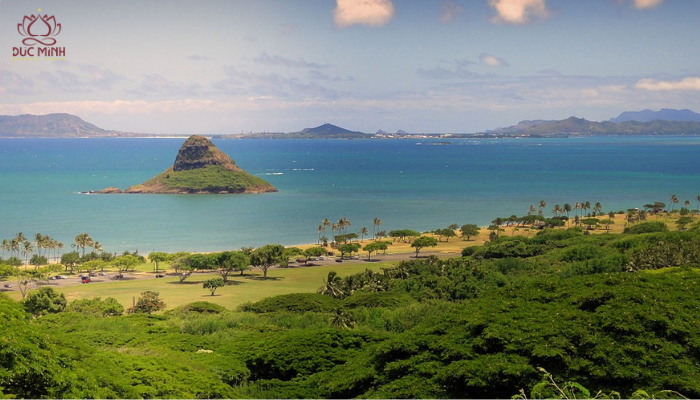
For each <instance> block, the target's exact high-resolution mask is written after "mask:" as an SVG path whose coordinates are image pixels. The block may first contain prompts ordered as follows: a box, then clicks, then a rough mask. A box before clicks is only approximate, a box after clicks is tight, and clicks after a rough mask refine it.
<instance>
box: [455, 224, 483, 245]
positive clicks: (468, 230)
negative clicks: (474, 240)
mask: <svg viewBox="0 0 700 400" xmlns="http://www.w3.org/2000/svg"><path fill="white" fill-rule="evenodd" d="M479 231H480V229H479V227H478V226H476V224H464V225H462V228H461V229H460V232H461V234H462V237H463V238H466V240H467V241H469V238H470V237H472V236H476V235H478V234H479Z"/></svg>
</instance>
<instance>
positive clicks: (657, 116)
mask: <svg viewBox="0 0 700 400" xmlns="http://www.w3.org/2000/svg"><path fill="white" fill-rule="evenodd" d="M654 120H662V121H695V122H700V114H698V113H696V112H693V111H691V110H688V109H685V110H673V109H669V108H663V109H661V110H659V111H652V110H649V109H647V110H642V111H625V112H623V113H622V114H620V115H619V116H617V117H616V118H611V119H610V122H615V123H620V122H626V121H638V122H649V121H654Z"/></svg>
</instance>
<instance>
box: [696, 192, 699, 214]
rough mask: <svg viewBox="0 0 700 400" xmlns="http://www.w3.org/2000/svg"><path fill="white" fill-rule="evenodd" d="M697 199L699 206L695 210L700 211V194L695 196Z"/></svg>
mask: <svg viewBox="0 0 700 400" xmlns="http://www.w3.org/2000/svg"><path fill="white" fill-rule="evenodd" d="M695 199H696V200H697V201H698V207H697V208H696V209H695V211H697V212H699V213H700V194H699V195H697V196H695Z"/></svg>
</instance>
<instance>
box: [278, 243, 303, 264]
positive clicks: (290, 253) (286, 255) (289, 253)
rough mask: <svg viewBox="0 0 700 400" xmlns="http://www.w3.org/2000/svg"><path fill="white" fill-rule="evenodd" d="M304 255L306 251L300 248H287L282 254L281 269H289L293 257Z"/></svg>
mask: <svg viewBox="0 0 700 400" xmlns="http://www.w3.org/2000/svg"><path fill="white" fill-rule="evenodd" d="M302 254H304V250H302V249H300V248H298V247H287V248H285V249H284V251H283V252H282V259H281V260H280V262H279V265H280V267H285V268H286V267H288V266H289V259H290V258H292V257H296V256H300V255H302Z"/></svg>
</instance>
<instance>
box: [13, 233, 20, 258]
mask: <svg viewBox="0 0 700 400" xmlns="http://www.w3.org/2000/svg"><path fill="white" fill-rule="evenodd" d="M21 245H22V242H20V241H19V237H14V238H12V240H11V241H10V256H11V257H18V256H19V249H20V246H21ZM15 253H17V254H15Z"/></svg>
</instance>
